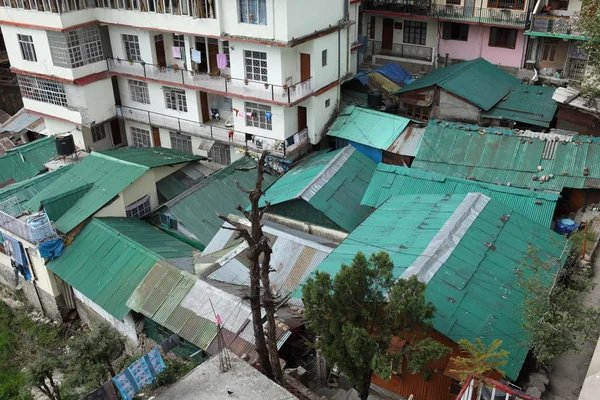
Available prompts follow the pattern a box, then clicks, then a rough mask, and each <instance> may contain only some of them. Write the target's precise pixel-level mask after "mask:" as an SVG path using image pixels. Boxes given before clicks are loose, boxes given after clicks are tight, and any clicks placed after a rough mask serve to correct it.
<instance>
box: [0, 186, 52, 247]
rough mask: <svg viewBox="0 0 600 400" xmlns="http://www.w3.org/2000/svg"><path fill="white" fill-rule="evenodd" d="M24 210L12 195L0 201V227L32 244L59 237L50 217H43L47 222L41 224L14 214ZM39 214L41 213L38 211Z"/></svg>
mask: <svg viewBox="0 0 600 400" xmlns="http://www.w3.org/2000/svg"><path fill="white" fill-rule="evenodd" d="M22 212H23V210H22V209H21V206H20V203H19V201H18V199H17V198H16V197H11V198H9V199H7V200H5V201H3V202H2V203H0V228H2V229H4V230H6V231H8V232H10V233H11V234H13V235H14V236H15V238H20V239H21V240H25V241H27V242H29V243H32V244H39V243H43V242H46V241H48V240H50V239H55V238H57V237H58V235H57V233H56V229H55V228H54V225H53V224H52V222H51V221H48V218H47V217H45V214H44V215H43V216H44V217H45V218H42V219H43V220H45V221H46V222H44V223H43V224H41V225H39V226H35V225H33V224H28V223H27V222H26V221H22V220H20V219H17V218H16V217H14V216H13V215H20V214H21V213H22ZM38 214H39V213H38Z"/></svg>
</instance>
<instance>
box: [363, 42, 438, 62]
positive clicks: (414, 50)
mask: <svg viewBox="0 0 600 400" xmlns="http://www.w3.org/2000/svg"><path fill="white" fill-rule="evenodd" d="M367 54H371V55H383V56H390V57H398V58H406V59H409V60H418V61H427V62H432V61H433V47H428V46H417V45H414V44H401V43H393V44H392V48H391V49H384V48H382V43H381V41H377V40H369V43H368V44H367Z"/></svg>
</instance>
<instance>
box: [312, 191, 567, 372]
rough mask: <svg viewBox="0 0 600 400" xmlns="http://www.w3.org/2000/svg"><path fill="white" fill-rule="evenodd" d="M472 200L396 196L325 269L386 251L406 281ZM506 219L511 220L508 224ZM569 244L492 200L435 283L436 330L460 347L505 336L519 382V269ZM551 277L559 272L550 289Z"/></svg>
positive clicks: (431, 291)
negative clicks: (534, 251)
mask: <svg viewBox="0 0 600 400" xmlns="http://www.w3.org/2000/svg"><path fill="white" fill-rule="evenodd" d="M466 196H468V195H464V194H460V195H457V194H454V195H407V196H395V197H392V198H391V199H389V200H388V201H386V202H385V203H384V204H383V205H381V207H379V208H378V209H377V210H376V211H375V212H374V213H373V214H371V216H369V217H368V218H367V219H366V220H365V221H364V222H363V223H362V224H361V225H360V226H359V227H358V228H356V229H355V230H354V231H353V232H352V233H350V235H349V236H348V237H347V238H346V239H345V240H344V241H343V242H342V243H341V244H340V246H339V247H338V248H336V249H335V250H334V251H333V252H332V253H331V254H330V255H329V257H327V258H326V259H325V261H323V262H322V263H321V265H319V267H318V270H319V271H322V272H328V273H329V274H331V275H334V274H336V273H337V272H338V271H339V269H340V267H341V265H342V264H350V263H351V262H352V258H353V257H354V255H355V254H356V253H357V252H358V251H362V252H363V253H365V254H366V255H367V256H369V255H370V254H372V253H374V252H378V251H381V250H383V251H386V252H388V253H389V254H390V257H391V258H392V261H393V263H394V270H393V274H394V278H399V277H400V276H401V275H402V274H403V273H404V272H405V271H406V269H407V268H408V267H409V266H411V264H412V263H413V262H414V261H415V260H416V259H417V258H418V257H419V256H420V255H421V254H422V253H423V251H424V250H425V249H426V247H427V246H428V245H429V244H430V242H431V240H432V239H433V238H434V237H435V236H436V235H437V234H438V232H439V231H440V229H441V228H442V227H444V224H446V222H448V220H449V218H450V217H451V216H452V214H453V213H454V212H455V211H456V210H457V208H458V207H459V206H460V205H461V203H463V201H464V200H465V198H466ZM484 199H485V197H484ZM506 216H509V218H508V220H507V221H506V222H503V221H504V220H505V218H502V217H506ZM450 223H452V222H450ZM446 228H447V227H446ZM564 243H565V242H564V238H562V237H561V236H560V235H558V234H556V233H554V232H552V231H551V230H550V229H547V228H545V227H543V226H541V225H539V224H537V223H535V222H533V221H531V220H529V219H528V218H526V217H524V216H522V215H520V214H519V213H517V212H514V211H513V210H512V209H510V208H509V207H507V206H505V205H504V204H502V203H500V202H498V201H495V200H493V199H492V200H489V202H487V204H485V206H484V207H483V209H482V210H481V212H479V214H478V215H477V216H476V217H474V220H473V222H472V224H471V225H470V227H468V229H467V230H466V232H465V234H464V236H463V237H462V238H461V239H460V241H459V242H458V244H457V245H456V247H455V248H454V249H451V252H450V254H449V255H448V258H447V259H446V260H445V261H444V262H443V264H442V265H441V267H440V268H439V270H438V271H437V272H436V273H435V274H434V276H433V278H432V279H431V280H430V281H429V282H428V284H427V290H426V297H427V299H428V300H430V301H432V302H433V303H434V305H435V306H436V308H437V311H436V314H435V317H434V320H433V326H434V328H435V329H436V330H437V331H439V332H441V333H442V334H444V335H446V336H448V337H449V338H450V339H452V340H453V341H455V342H457V341H459V340H460V339H463V338H464V339H468V340H470V341H473V340H474V339H475V338H476V337H481V338H482V339H483V340H484V342H486V343H490V342H491V341H493V340H495V339H501V340H502V341H503V344H502V348H503V349H505V350H507V351H508V352H509V353H510V355H509V360H508V363H507V365H506V367H505V372H506V375H507V376H508V377H509V378H511V379H516V378H517V376H518V375H519V371H520V369H521V367H522V365H523V362H524V361H525V357H526V355H527V352H528V345H527V337H526V334H525V332H524V331H523V328H522V326H521V318H522V315H521V305H522V302H523V293H522V292H521V290H520V289H519V288H518V286H517V283H518V280H519V278H518V277H517V273H516V270H517V269H523V266H522V263H523V262H525V261H526V260H525V256H526V255H527V251H528V249H529V246H530V245H535V246H536V247H537V248H539V249H540V254H539V256H540V257H541V258H542V260H544V259H546V257H548V258H549V257H560V256H561V253H562V249H563V245H564ZM492 245H493V247H492ZM565 258H566V257H565ZM565 258H564V259H563V263H564V261H565ZM557 268H558V266H557ZM525 270H527V269H525ZM553 272H556V271H553ZM550 280H551V274H549V276H548V284H550Z"/></svg>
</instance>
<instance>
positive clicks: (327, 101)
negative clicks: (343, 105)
mask: <svg viewBox="0 0 600 400" xmlns="http://www.w3.org/2000/svg"><path fill="white" fill-rule="evenodd" d="M330 105H331V99H327V100H325V108H327V107H329V106H330Z"/></svg>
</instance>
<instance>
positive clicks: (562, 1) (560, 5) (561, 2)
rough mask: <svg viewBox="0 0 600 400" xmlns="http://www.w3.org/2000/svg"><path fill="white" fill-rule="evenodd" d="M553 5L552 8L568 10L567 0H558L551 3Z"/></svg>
mask: <svg viewBox="0 0 600 400" xmlns="http://www.w3.org/2000/svg"><path fill="white" fill-rule="evenodd" d="M551 5H553V7H552V8H554V9H556V10H568V9H569V0H558V1H557V2H555V3H551Z"/></svg>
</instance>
